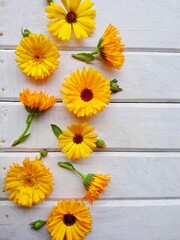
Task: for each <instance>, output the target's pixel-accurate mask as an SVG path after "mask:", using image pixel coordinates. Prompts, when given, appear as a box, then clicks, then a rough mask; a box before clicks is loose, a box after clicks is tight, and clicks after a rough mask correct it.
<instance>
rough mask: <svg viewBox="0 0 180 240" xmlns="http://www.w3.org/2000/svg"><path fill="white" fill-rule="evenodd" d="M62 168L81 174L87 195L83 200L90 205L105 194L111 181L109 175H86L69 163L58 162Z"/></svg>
mask: <svg viewBox="0 0 180 240" xmlns="http://www.w3.org/2000/svg"><path fill="white" fill-rule="evenodd" d="M58 165H59V166H60V167H64V168H66V169H69V170H71V171H74V172H76V173H77V174H79V175H80V176H81V178H82V180H83V185H84V187H85V188H86V191H87V192H86V195H85V196H84V197H83V200H88V201H89V203H90V204H93V201H94V200H97V199H99V195H100V194H103V193H104V192H105V188H106V186H107V185H108V184H109V182H110V181H111V177H110V175H108V174H91V173H89V174H87V175H84V174H82V173H81V172H80V171H78V170H77V169H75V168H74V166H73V165H72V164H71V163H69V162H58Z"/></svg>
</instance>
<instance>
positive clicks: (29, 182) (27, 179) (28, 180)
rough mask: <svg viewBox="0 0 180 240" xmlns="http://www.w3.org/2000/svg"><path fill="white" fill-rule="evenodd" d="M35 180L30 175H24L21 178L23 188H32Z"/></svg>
mask: <svg viewBox="0 0 180 240" xmlns="http://www.w3.org/2000/svg"><path fill="white" fill-rule="evenodd" d="M35 181H36V180H35V179H34V177H33V176H32V175H31V174H26V175H25V176H24V178H23V182H24V184H25V186H29V187H32V186H33V185H34V184H35Z"/></svg>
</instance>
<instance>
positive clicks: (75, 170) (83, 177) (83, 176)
mask: <svg viewBox="0 0 180 240" xmlns="http://www.w3.org/2000/svg"><path fill="white" fill-rule="evenodd" d="M73 171H74V172H76V173H77V174H79V176H81V177H82V179H83V180H84V179H85V178H86V175H84V174H82V173H81V172H80V171H78V170H77V169H74V170H73Z"/></svg>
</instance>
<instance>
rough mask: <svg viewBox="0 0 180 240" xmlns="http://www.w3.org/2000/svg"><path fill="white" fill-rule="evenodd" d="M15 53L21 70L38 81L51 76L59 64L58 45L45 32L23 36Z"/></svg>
mask: <svg viewBox="0 0 180 240" xmlns="http://www.w3.org/2000/svg"><path fill="white" fill-rule="evenodd" d="M15 53H16V55H17V56H18V58H16V61H17V62H18V63H19V65H18V67H19V68H20V70H21V72H23V73H25V74H26V75H27V76H28V77H32V78H34V79H35V80H37V81H40V80H43V79H45V78H46V77H48V76H50V75H51V74H52V73H53V72H54V71H55V70H56V69H57V67H58V65H59V62H58V58H59V56H60V54H59V52H58V50H57V47H56V45H55V44H54V43H53V42H52V41H51V40H50V39H49V38H47V37H46V36H45V35H43V34H40V35H38V34H34V33H30V34H28V36H27V37H24V38H22V40H21V42H20V45H18V46H17V47H16V52H15Z"/></svg>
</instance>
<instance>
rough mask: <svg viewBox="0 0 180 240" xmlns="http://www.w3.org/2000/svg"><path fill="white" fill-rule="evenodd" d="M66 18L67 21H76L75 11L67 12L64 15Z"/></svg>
mask: <svg viewBox="0 0 180 240" xmlns="http://www.w3.org/2000/svg"><path fill="white" fill-rule="evenodd" d="M66 20H67V22H68V23H73V22H76V13H75V12H68V14H67V15H66Z"/></svg>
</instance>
